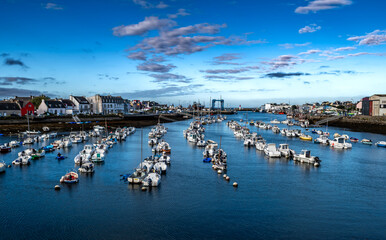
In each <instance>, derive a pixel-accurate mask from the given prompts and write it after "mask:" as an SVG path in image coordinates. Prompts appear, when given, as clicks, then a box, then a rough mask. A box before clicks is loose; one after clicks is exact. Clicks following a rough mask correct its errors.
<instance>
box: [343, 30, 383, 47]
mask: <svg viewBox="0 0 386 240" xmlns="http://www.w3.org/2000/svg"><path fill="white" fill-rule="evenodd" d="M347 40H349V41H355V42H358V43H359V45H381V44H384V43H385V42H386V31H385V30H375V31H373V32H371V33H368V34H366V35H364V36H356V37H349V38H347Z"/></svg>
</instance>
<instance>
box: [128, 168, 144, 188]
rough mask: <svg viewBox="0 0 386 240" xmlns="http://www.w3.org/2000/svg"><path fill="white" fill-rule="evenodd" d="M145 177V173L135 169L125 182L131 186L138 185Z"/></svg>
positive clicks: (140, 169)
mask: <svg viewBox="0 0 386 240" xmlns="http://www.w3.org/2000/svg"><path fill="white" fill-rule="evenodd" d="M145 177H146V171H145V170H144V169H142V168H136V169H135V170H134V172H133V173H132V174H130V175H129V176H128V177H127V181H128V182H129V183H132V184H140V183H142V181H143V179H145Z"/></svg>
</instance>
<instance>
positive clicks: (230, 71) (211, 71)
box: [200, 68, 249, 74]
mask: <svg viewBox="0 0 386 240" xmlns="http://www.w3.org/2000/svg"><path fill="white" fill-rule="evenodd" d="M246 71H249V69H248V68H236V69H208V70H201V71H200V72H203V73H209V74H224V73H225V74H235V73H242V72H246Z"/></svg>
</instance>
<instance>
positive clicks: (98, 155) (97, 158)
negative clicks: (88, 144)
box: [91, 151, 105, 163]
mask: <svg viewBox="0 0 386 240" xmlns="http://www.w3.org/2000/svg"><path fill="white" fill-rule="evenodd" d="M91 161H92V162H96V163H98V162H104V161H105V152H104V151H95V152H94V154H93V155H92V156H91Z"/></svg>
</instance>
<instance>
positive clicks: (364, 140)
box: [361, 139, 373, 145]
mask: <svg viewBox="0 0 386 240" xmlns="http://www.w3.org/2000/svg"><path fill="white" fill-rule="evenodd" d="M361 143H363V144H366V145H373V142H372V141H371V140H369V139H362V141H361Z"/></svg>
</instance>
